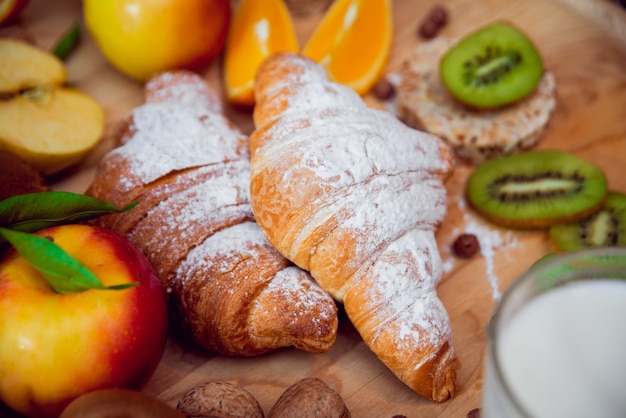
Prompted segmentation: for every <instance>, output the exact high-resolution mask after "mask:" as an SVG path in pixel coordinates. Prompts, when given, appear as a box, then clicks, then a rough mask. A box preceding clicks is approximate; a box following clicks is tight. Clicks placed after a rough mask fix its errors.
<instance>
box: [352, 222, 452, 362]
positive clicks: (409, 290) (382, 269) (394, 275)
mask: <svg viewBox="0 0 626 418" xmlns="http://www.w3.org/2000/svg"><path fill="white" fill-rule="evenodd" d="M367 275H368V276H369V277H368V278H367V279H363V280H367V282H368V286H371V292H372V297H371V298H370V300H371V302H370V301H368V302H366V303H367V304H368V305H373V306H371V309H372V310H375V311H377V312H378V313H377V316H378V317H379V318H383V320H382V321H381V323H380V324H379V330H378V333H379V334H388V333H389V332H390V329H393V328H396V327H397V330H396V332H397V333H398V335H397V336H396V338H395V341H396V344H397V346H398V348H399V349H404V350H409V349H411V348H413V349H414V348H416V347H420V348H423V347H424V346H433V345H434V346H437V345H440V344H441V343H442V342H443V341H445V340H448V339H449V337H450V325H449V318H448V314H447V312H446V310H445V308H444V306H443V304H442V303H441V301H440V300H439V298H438V297H437V294H436V292H435V287H436V285H437V282H438V280H439V278H440V277H441V263H440V260H439V252H438V250H437V245H436V241H435V238H434V235H433V232H432V231H427V230H418V229H416V230H413V231H411V232H410V233H408V234H406V235H404V236H403V237H401V238H399V239H398V240H396V241H394V242H392V243H391V244H390V245H389V246H388V247H387V248H386V249H385V251H384V252H383V253H382V254H381V255H380V256H379V257H378V258H377V259H376V261H375V262H374V265H373V266H372V267H371V270H370V271H368V272H367ZM376 338H378V337H376ZM376 338H374V339H373V342H374V343H375V341H376Z"/></svg>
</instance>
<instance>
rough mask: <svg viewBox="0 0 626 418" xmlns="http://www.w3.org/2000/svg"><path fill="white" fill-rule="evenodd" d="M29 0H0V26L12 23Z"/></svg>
mask: <svg viewBox="0 0 626 418" xmlns="http://www.w3.org/2000/svg"><path fill="white" fill-rule="evenodd" d="M28 1H29V0H0V26H5V25H8V24H9V23H12V22H13V21H14V20H15V19H17V17H18V16H19V15H20V13H22V10H23V9H24V7H26V5H27V4H28Z"/></svg>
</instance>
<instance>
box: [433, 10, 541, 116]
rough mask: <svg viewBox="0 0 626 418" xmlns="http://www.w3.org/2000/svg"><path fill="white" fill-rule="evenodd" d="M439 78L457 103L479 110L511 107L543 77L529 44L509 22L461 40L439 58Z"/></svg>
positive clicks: (535, 50)
mask: <svg viewBox="0 0 626 418" xmlns="http://www.w3.org/2000/svg"><path fill="white" fill-rule="evenodd" d="M439 70H440V75H441V80H442V82H443V84H444V85H445V86H446V88H447V89H448V91H449V92H450V93H451V94H452V95H453V96H454V97H455V98H456V99H458V100H459V101H461V102H463V103H465V104H467V105H470V106H474V107H478V108H493V107H498V106H503V105H507V104H510V103H514V102H516V101H518V100H520V99H522V98H524V97H526V96H527V95H528V94H530V93H531V92H532V91H533V90H534V89H535V88H536V87H537V85H538V84H539V81H540V80H541V77H542V75H543V61H542V59H541V55H540V54H539V52H538V51H537V48H536V47H535V45H534V44H533V43H532V41H531V40H530V39H529V38H528V37H527V36H526V35H525V34H524V33H522V32H521V31H520V30H518V29H517V28H515V27H514V26H512V25H511V24H509V23H508V22H496V23H493V24H490V25H488V26H485V27H482V28H480V29H478V30H477V31H475V32H472V33H470V34H469V35H467V36H465V37H464V38H462V39H461V40H460V41H459V42H457V43H456V44H455V45H453V46H452V47H451V48H450V49H449V50H448V51H447V52H446V54H445V55H444V56H443V57H442V59H441V62H440V66H439Z"/></svg>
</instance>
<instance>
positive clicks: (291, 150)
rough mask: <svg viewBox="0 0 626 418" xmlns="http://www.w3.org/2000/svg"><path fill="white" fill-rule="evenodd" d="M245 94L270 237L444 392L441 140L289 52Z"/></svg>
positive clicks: (377, 341)
mask: <svg viewBox="0 0 626 418" xmlns="http://www.w3.org/2000/svg"><path fill="white" fill-rule="evenodd" d="M255 100H256V107H255V109H254V113H253V118H254V127H255V129H254V131H253V132H252V134H251V135H250V147H251V179H250V181H251V183H250V194H251V201H252V211H253V213H254V215H255V218H256V220H257V222H258V224H259V226H260V227H261V229H262V230H263V231H264V232H265V234H266V235H267V237H268V239H269V241H270V242H271V243H272V245H274V247H276V248H277V249H278V251H280V252H281V253H282V254H283V255H284V256H286V257H287V258H289V259H290V260H292V261H293V262H294V263H295V264H296V265H298V266H299V267H301V268H302V269H305V270H307V271H309V272H310V273H311V275H312V276H313V278H315V280H316V281H317V282H318V283H319V285H320V286H321V287H322V288H323V289H324V290H326V291H327V292H329V293H330V294H331V295H332V296H333V297H334V298H335V299H336V300H337V301H338V302H341V303H343V305H344V308H345V311H346V314H347V316H348V317H349V319H350V320H351V322H352V323H353V325H354V326H355V328H356V329H357V330H358V332H359V333H360V335H361V336H362V338H363V340H364V342H365V343H366V344H367V345H368V346H369V348H370V349H371V350H372V351H373V352H374V353H375V354H376V355H377V356H378V358H379V359H380V360H382V362H383V363H384V364H386V365H387V366H388V368H389V369H390V370H391V371H392V372H394V373H395V374H396V376H397V377H398V378H399V379H400V380H401V381H403V382H404V383H405V384H407V385H408V386H409V387H411V388H412V389H413V390H414V391H416V392H417V393H419V394H420V395H422V396H424V397H426V398H428V399H431V400H434V401H438V402H440V401H444V400H446V399H448V398H449V397H451V396H453V395H454V393H455V380H456V372H455V367H456V357H455V354H454V349H453V346H452V342H451V327H450V321H449V317H448V314H447V311H446V310H445V308H444V306H443V304H442V303H441V301H440V300H439V298H438V297H437V294H436V285H437V283H438V282H439V280H440V278H441V275H442V264H441V258H440V254H439V252H438V247H437V244H436V241H435V230H436V228H437V226H438V225H439V224H440V222H441V221H442V219H443V217H444V215H445V212H446V189H445V186H444V182H445V180H446V179H447V178H448V177H449V175H450V173H451V172H452V167H453V153H452V151H451V149H450V148H449V147H448V146H447V145H446V144H445V143H444V142H443V141H442V140H441V139H439V138H437V137H435V136H433V135H430V134H427V133H423V132H420V131H417V130H414V129H411V128H409V127H407V126H406V125H404V124H403V123H402V122H400V121H399V120H398V119H397V118H396V117H395V116H393V115H391V114H389V113H388V112H385V111H382V110H375V109H372V108H369V107H367V106H366V105H365V103H364V102H363V100H362V99H361V97H360V96H358V95H357V94H356V93H354V92H353V91H352V90H350V89H349V88H346V87H344V86H342V85H339V84H336V83H333V82H329V81H328V79H327V77H326V74H325V71H324V70H323V69H322V67H321V66H319V65H317V64H315V63H314V62H313V61H310V60H309V59H307V58H305V57H303V56H301V55H298V54H295V53H281V54H276V55H274V56H271V57H269V58H268V59H267V60H265V61H264V62H263V64H262V65H261V67H260V68H259V70H258V73H257V77H256V79H255Z"/></svg>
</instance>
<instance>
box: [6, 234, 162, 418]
mask: <svg viewBox="0 0 626 418" xmlns="http://www.w3.org/2000/svg"><path fill="white" fill-rule="evenodd" d="M36 234H37V235H39V236H41V237H46V238H48V239H50V240H52V241H53V242H54V243H56V244H57V245H58V246H59V247H61V248H62V249H63V250H65V252H66V253H67V254H69V255H71V256H73V257H74V258H75V259H77V260H78V261H80V262H81V263H82V264H83V265H84V266H85V267H87V268H88V269H89V270H91V272H92V273H93V274H94V275H95V276H96V277H97V278H98V279H99V280H100V282H101V283H102V285H104V286H107V287H108V286H114V287H115V286H118V285H123V284H128V283H135V284H136V285H134V286H131V287H128V288H125V289H123V290H111V289H88V290H83V291H79V292H74V293H58V292H56V291H55V290H54V289H53V288H52V286H51V285H50V284H49V282H48V281H47V280H46V278H45V276H44V275H43V274H42V273H41V272H40V270H38V269H36V268H35V267H33V266H32V265H31V264H29V262H27V261H26V259H25V258H24V257H23V256H22V255H21V254H20V253H18V252H17V251H15V250H14V249H13V248H9V249H8V250H6V252H5V254H4V256H3V258H2V259H1V260H0V400H2V401H3V402H4V403H5V404H6V405H8V406H9V407H10V408H12V409H14V410H16V411H17V412H19V413H21V414H24V415H27V416H32V417H53V416H58V414H59V413H60V412H61V411H62V410H63V408H64V407H65V406H67V405H68V404H69V403H70V402H71V401H72V400H74V399H75V398H77V397H78V396H80V395H82V394H84V393H87V392H89V391H93V390H97V389H103V388H113V387H118V388H129V389H138V388H140V387H141V386H142V385H143V384H144V383H145V382H146V381H147V380H148V379H149V378H150V377H151V376H152V374H153V373H154V371H155V370H156V367H157V365H158V363H159V362H160V360H161V357H162V355H163V352H164V350H165V343H166V339H167V321H168V319H167V318H168V312H167V302H166V296H165V292H164V289H163V287H162V286H161V283H160V282H159V279H158V278H157V276H156V274H155V272H154V269H153V268H152V266H151V265H150V264H149V263H148V261H147V260H146V258H145V257H144V256H143V254H141V253H140V252H139V250H137V249H136V248H135V247H134V246H133V245H132V244H130V242H129V241H128V240H126V238H124V237H122V236H120V235H118V234H116V233H114V232H112V231H110V230H108V229H104V228H101V227H96V226H89V225H78V224H76V225H61V226H55V227H50V228H46V229H42V230H40V231H38V232H37V233H36Z"/></svg>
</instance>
